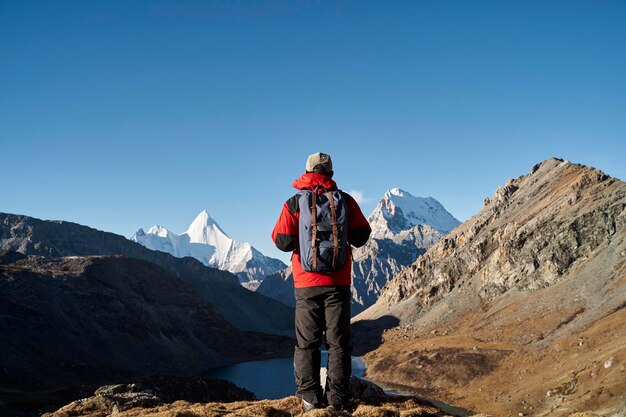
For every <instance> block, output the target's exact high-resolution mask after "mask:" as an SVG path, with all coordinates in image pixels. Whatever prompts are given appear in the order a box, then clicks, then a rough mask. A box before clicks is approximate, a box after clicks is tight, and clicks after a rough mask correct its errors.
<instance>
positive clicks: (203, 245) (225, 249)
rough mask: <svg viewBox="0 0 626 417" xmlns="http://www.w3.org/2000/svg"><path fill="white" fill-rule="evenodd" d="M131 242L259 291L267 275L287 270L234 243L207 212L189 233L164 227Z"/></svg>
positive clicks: (245, 245) (244, 244)
mask: <svg viewBox="0 0 626 417" xmlns="http://www.w3.org/2000/svg"><path fill="white" fill-rule="evenodd" d="M130 240H132V241H134V242H137V243H140V244H142V245H143V246H145V247H147V248H148V249H152V250H158V251H161V252H167V253H169V254H171V255H174V256H177V257H179V258H182V257H185V256H191V257H193V258H196V259H198V260H199V261H200V262H202V263H203V264H204V265H206V266H210V267H213V268H218V269H221V270H223V271H229V272H232V273H233V274H235V275H236V276H237V277H238V278H239V281H240V282H241V284H242V285H243V286H244V287H246V288H248V289H251V290H254V289H256V288H257V287H258V286H259V284H260V282H261V281H262V280H263V278H264V277H265V276H266V275H269V274H272V273H274V272H276V271H279V270H282V269H285V268H286V267H287V266H286V265H285V264H284V263H283V262H282V261H280V260H278V259H274V258H270V257H268V256H265V255H263V254H262V253H261V252H259V251H258V250H256V249H255V248H253V247H252V246H251V245H250V244H249V243H247V242H237V241H236V240H233V239H231V238H230V237H229V236H228V235H227V234H226V233H225V232H224V231H223V230H222V228H221V227H220V226H219V225H218V224H217V222H216V221H215V220H213V219H212V218H211V217H210V216H209V213H208V212H207V211H206V210H204V211H202V212H200V214H198V216H197V217H196V218H195V220H194V221H193V222H192V223H191V225H190V226H189V228H188V229H187V231H186V232H184V233H182V234H180V235H178V234H176V233H174V232H171V231H169V230H167V229H166V228H164V227H162V226H154V227H151V228H150V229H149V230H148V231H147V232H144V230H143V229H139V230H138V231H137V232H136V233H135V234H134V235H133V236H131V238H130Z"/></svg>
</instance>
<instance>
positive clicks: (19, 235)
mask: <svg viewBox="0 0 626 417" xmlns="http://www.w3.org/2000/svg"><path fill="white" fill-rule="evenodd" d="M2 249H4V250H11V251H15V252H20V253H23V254H26V255H41V256H53V257H59V256H92V255H123V256H127V257H131V258H136V259H142V260H145V261H149V262H152V263H154V264H156V265H159V266H160V267H162V268H163V269H165V270H166V271H168V272H169V273H171V274H173V275H174V276H176V277H178V278H180V279H182V280H183V281H186V282H188V283H190V284H191V285H193V286H195V287H196V288H198V289H199V290H200V292H201V293H202V296H203V297H204V299H205V300H206V301H207V302H209V303H211V304H213V305H214V306H215V307H216V308H217V309H218V310H219V312H220V313H221V314H222V315H223V316H224V317H225V318H226V319H227V320H228V321H229V322H230V323H232V324H233V325H235V326H237V327H239V328H241V329H243V330H250V331H261V332H265V333H275V334H283V335H292V334H293V310H292V309H290V308H289V307H287V306H285V305H284V304H282V303H279V302H276V301H275V300H273V299H271V298H268V297H265V296H263V295H261V294H255V293H254V292H251V291H248V290H246V289H245V288H242V287H241V286H240V285H239V283H238V279H237V278H236V277H235V276H234V275H232V274H231V273H229V272H226V271H220V270H218V269H215V268H209V267H207V266H205V265H203V264H202V263H201V262H200V261H198V260H196V259H194V258H191V257H186V258H176V257H174V256H172V255H170V254H167V253H164V252H159V251H153V250H150V249H147V248H145V247H143V246H142V245H140V244H138V243H135V242H131V241H130V240H128V239H126V238H125V237H124V236H120V235H116V234H114V233H108V232H103V231H100V230H96V229H92V228H90V227H87V226H82V225H79V224H76V223H71V222H66V221H56V220H55V221H51V220H47V221H44V220H39V219H35V218H32V217H28V216H22V215H15V214H6V213H0V250H2Z"/></svg>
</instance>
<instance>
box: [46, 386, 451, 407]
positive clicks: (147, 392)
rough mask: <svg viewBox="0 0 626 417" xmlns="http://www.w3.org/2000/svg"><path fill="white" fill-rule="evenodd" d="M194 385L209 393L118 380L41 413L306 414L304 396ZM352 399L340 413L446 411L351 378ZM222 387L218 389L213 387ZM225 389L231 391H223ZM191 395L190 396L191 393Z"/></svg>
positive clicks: (425, 402) (425, 401)
mask: <svg viewBox="0 0 626 417" xmlns="http://www.w3.org/2000/svg"><path fill="white" fill-rule="evenodd" d="M186 382H187V383H189V382H191V383H192V384H193V385H194V386H195V387H197V388H200V386H203V387H204V391H206V392H207V393H208V394H207V395H204V396H202V397H201V398H199V397H198V396H197V395H195V396H190V395H189V390H180V389H176V390H169V392H168V394H169V395H168V396H167V397H166V396H165V395H163V389H162V386H161V385H160V384H159V383H154V382H148V383H145V382H140V383H132V384H120V385H112V386H105V387H101V388H99V389H98V390H97V391H96V392H95V394H94V395H93V396H91V397H88V398H85V399H81V400H78V401H74V402H72V403H71V404H68V405H66V406H64V407H62V408H60V409H59V410H57V411H55V412H53V413H48V414H44V415H43V417H77V416H83V417H106V416H109V415H116V416H120V417H121V416H129V417H130V416H143V415H158V416H171V417H174V416H221V415H228V416H233V417H237V416H241V417H244V416H245V417H250V416H258V417H263V416H265V417H276V416H281V417H282V416H284V417H288V416H296V415H301V414H302V400H301V399H299V398H297V397H287V398H283V399H280V400H262V401H250V400H251V398H250V396H251V393H249V392H247V391H245V390H242V389H241V388H238V387H236V386H234V385H232V384H230V383H229V382H226V381H220V380H200V379H189V381H186ZM350 384H351V399H350V401H349V403H348V404H347V407H346V410H345V411H343V412H340V413H339V415H341V416H346V417H347V416H356V417H375V416H383V415H384V416H394V417H396V416H397V417H399V416H401V415H402V416H424V417H442V416H444V415H448V414H447V413H445V412H443V411H442V410H441V409H440V408H438V407H437V406H435V405H433V404H432V403H431V402H429V401H428V400H425V399H421V398H417V397H411V396H406V397H398V396H389V395H386V394H385V393H384V392H383V390H382V389H381V388H380V387H378V386H377V385H376V384H374V383H372V382H369V381H366V380H363V379H360V378H354V377H353V378H352V379H351V381H350ZM216 390H217V391H218V392H217V393H215V391H216ZM225 391H227V392H228V393H229V395H227V396H224V394H223V393H224V392H225ZM190 397H191V398H190ZM307 415H311V416H317V417H332V416H337V415H338V414H336V413H332V412H330V411H326V410H324V409H317V410H314V411H310V412H309V413H307Z"/></svg>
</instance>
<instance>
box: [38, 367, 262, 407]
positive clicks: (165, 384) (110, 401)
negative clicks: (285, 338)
mask: <svg viewBox="0 0 626 417" xmlns="http://www.w3.org/2000/svg"><path fill="white" fill-rule="evenodd" d="M253 399H254V395H253V394H252V393H251V392H250V391H247V390H245V389H243V388H239V387H238V386H236V385H234V384H232V383H230V382H228V381H224V380H219V379H205V378H200V377H180V376H170V375H155V376H151V377H146V378H141V379H138V380H136V381H135V382H132V383H128V384H116V385H105V386H102V387H100V388H98V389H97V390H96V391H95V392H94V395H93V396H91V397H87V398H83V399H80V400H76V401H74V402H72V403H70V404H68V405H66V406H64V407H61V408H60V409H58V410H57V411H55V412H53V413H48V414H43V416H44V417H70V416H77V415H86V414H89V415H91V416H102V417H105V416H109V415H112V414H118V413H121V412H123V411H125V410H130V409H132V408H136V407H140V408H154V407H156V406H159V405H163V404H167V403H173V402H175V401H188V402H203V403H206V402H233V401H251V400H253Z"/></svg>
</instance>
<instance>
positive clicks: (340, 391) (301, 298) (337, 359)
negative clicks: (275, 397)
mask: <svg viewBox="0 0 626 417" xmlns="http://www.w3.org/2000/svg"><path fill="white" fill-rule="evenodd" d="M295 296H296V349H295V354H294V367H295V377H296V395H297V396H299V397H300V398H303V399H305V400H306V401H307V402H310V403H312V404H322V403H324V402H325V401H324V400H326V402H327V403H328V404H338V403H344V402H345V401H346V400H347V399H348V389H349V384H350V374H351V372H352V360H351V354H352V346H351V344H350V286H348V285H336V286H325V287H309V288H296V289H295ZM324 335H325V339H326V345H327V346H328V367H327V371H328V372H327V378H326V387H325V390H324V391H325V392H326V398H325V399H324V397H323V392H322V387H321V385H320V366H321V352H320V348H321V346H322V338H323V337H324Z"/></svg>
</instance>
